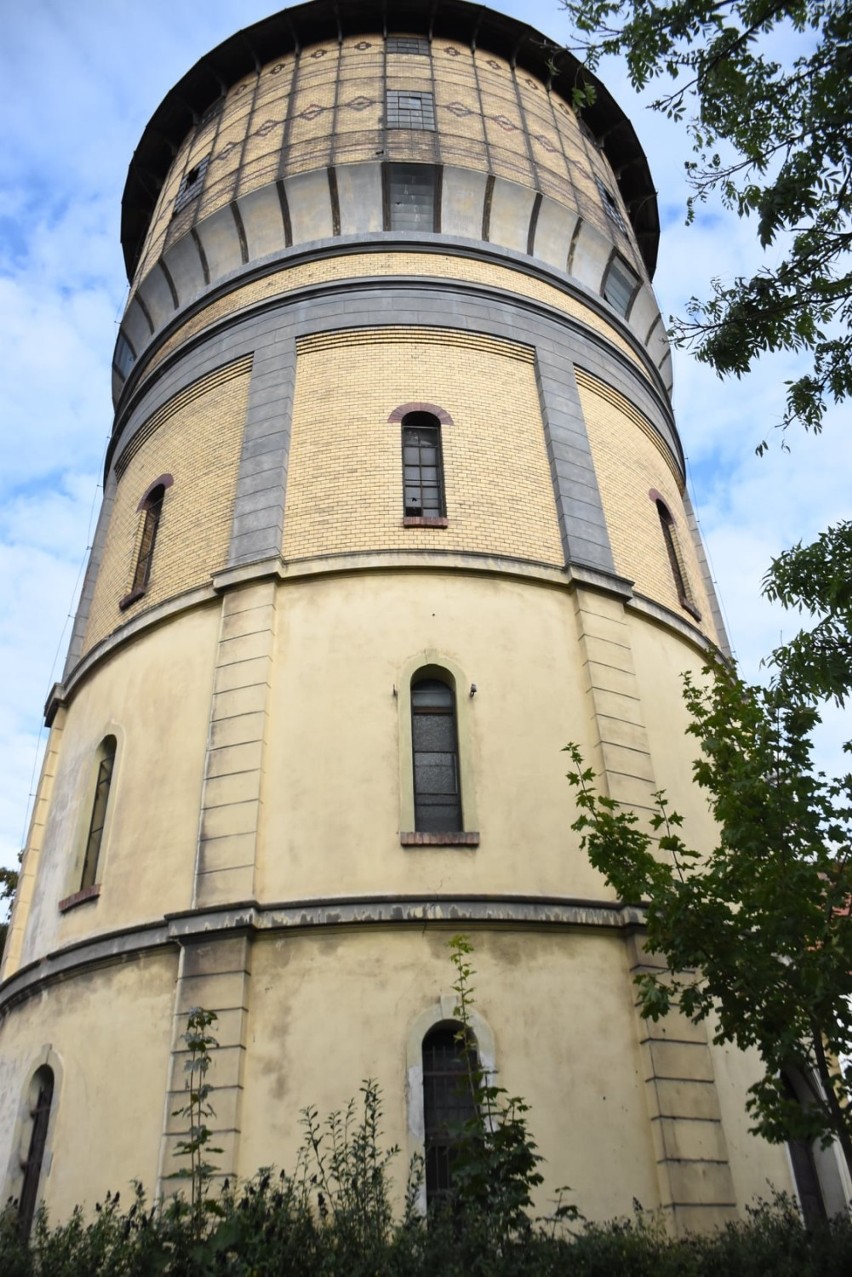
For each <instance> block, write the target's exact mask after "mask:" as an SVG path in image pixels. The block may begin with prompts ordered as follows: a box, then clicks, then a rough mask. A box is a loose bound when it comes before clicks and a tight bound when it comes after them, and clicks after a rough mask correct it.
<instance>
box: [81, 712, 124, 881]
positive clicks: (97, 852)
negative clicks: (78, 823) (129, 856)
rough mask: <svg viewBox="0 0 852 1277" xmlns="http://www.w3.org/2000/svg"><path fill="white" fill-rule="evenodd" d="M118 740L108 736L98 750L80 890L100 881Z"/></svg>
mask: <svg viewBox="0 0 852 1277" xmlns="http://www.w3.org/2000/svg"><path fill="white" fill-rule="evenodd" d="M115 749H116V739H115V737H114V736H106V737H105V738H104V740H103V741H102V742H101V745H100V748H99V750H98V760H97V762H98V772H97V777H96V780H95V797H94V801H93V802H92V814H91V817H90V819H89V832H88V835H87V837H86V850H85V852H84V854H83V872H82V875H81V878H80V890H81V891H83V890H85V889H86V887H93V886H94V885H95V883H96V882H97V881H98V866H99V864H100V858H101V845H102V843H103V837H104V825H105V824H106V816H107V807H108V805H109V791H110V788H111V786H112V773H113V770H114V768H115Z"/></svg>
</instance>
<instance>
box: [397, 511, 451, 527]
mask: <svg viewBox="0 0 852 1277" xmlns="http://www.w3.org/2000/svg"><path fill="white" fill-rule="evenodd" d="M449 523H450V521H449V519H445V518H440V519H437V518H436V519H432V518H426V517H424V516H423V515H422V514H416V515H415V514H407V515H405V517H404V518H403V520H402V526H403V527H404V528H446V527H449Z"/></svg>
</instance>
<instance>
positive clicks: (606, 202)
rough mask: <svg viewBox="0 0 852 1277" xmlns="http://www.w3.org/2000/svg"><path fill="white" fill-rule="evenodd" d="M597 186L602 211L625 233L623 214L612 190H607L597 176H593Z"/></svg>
mask: <svg viewBox="0 0 852 1277" xmlns="http://www.w3.org/2000/svg"><path fill="white" fill-rule="evenodd" d="M595 182H596V184H597V188H598V194H599V195H600V197H601V200H602V201H603V206H604V211H605V212H606V215H607V217H608V218H609V220H610V221H611V222H614V223H615V225H616V226H617V227H618V229H619V230H620V231H624V233H625V234H627V223H626V222H625V220H624V214H623V213H622V211H621V208H620V206H619V203H618V200H617V199H616V198H615V196H614V195H613V193H612V191H610V190H607V188H606V187H605V186H604V184H603V182H602V181H601V179H600V178H599V177H596V178H595Z"/></svg>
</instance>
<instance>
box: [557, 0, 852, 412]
mask: <svg viewBox="0 0 852 1277" xmlns="http://www.w3.org/2000/svg"><path fill="white" fill-rule="evenodd" d="M562 5H563V8H565V9H566V10H567V12H568V14H569V16H570V19H571V21H572V24H573V26H574V29H575V32H576V38H575V40H574V42H573V43H572V46H571V47H573V48H574V49H575V50H579V51H580V52H581V53H582V54H584V55H585V57H586V60H587V62H588V64H589V65H590V66H591V67H595V66H596V65H597V63H598V62H599V60H600V58H601V56H602V55H604V54H618V55H622V56H623V57H625V58H626V60H627V65H628V68H629V72H630V78H631V81H632V83H633V85H634V86H635V87H636V88H644V87H645V86H646V85H647V84H649V83H650V82H651V81H654V80H657V79H668V80H670V81H671V82H672V87H671V88H670V89H669V90H668V91H667V92H665V93H663V94H662V96H660V97H659V98H658V99H657V101H656V102H655V103H654V104H653V105H654V107H655V108H656V109H657V110H659V111H661V112H663V113H664V114H665V115H666V116H668V117H670V118H672V119H675V120H684V121H685V122H686V123H687V127H688V130H689V133H690V135H691V139H692V143H693V148H694V152H695V153H696V155H697V159H695V160H692V161H689V162H688V163H687V165H686V168H687V173H688V177H689V180H690V182H691V185H692V187H693V191H694V194H693V196H692V198H691V200H690V205H689V217H690V218H691V217H692V216H693V215H694V212H695V205H696V201H697V202H701V201H704V200H706V199H707V198H708V196H709V195H710V194H711V193H712V192H715V193H718V194H719V195H720V196H721V199H722V201H723V203H724V204H725V205H726V206H727V207H728V208H729V209H732V210H733V211H735V212H736V213H737V214H738V215H739V216H740V217H753V218H754V219H756V233H757V239H758V242H759V244H760V245H761V247H762V248H764V249H766V248H769V247H773V248H774V249H775V250H776V257H777V258H779V259H780V260H778V261H777V264H775V265H772V266H766V267H763V268H761V269H760V270H758V271H757V272H756V273H755V274H754V275H752V276H751V277H750V278H737V279H734V280H733V281H732V282H725V283H723V282H722V281H720V280H718V279H716V280H713V281H712V294H711V296H710V298H709V299H708V300H706V301H700V300H698V299H697V298H693V299H692V301H691V302H690V305H689V319H688V320H686V321H680V322H677V323H676V325H675V336H676V339H677V340H678V341H679V342H680V343H681V344H684V345H689V346H693V347H694V348H695V349H696V351H697V354H698V358H699V359H701V360H703V361H705V362H706V363H709V364H711V365H712V367H714V368H715V369H716V370H717V371H718V372H719V373H720V374H725V373H734V374H735V375H736V376H741V375H742V374H743V373H745V372H747V371H748V370H749V369H750V368H751V367H752V365H753V363H754V361H755V359H757V358H758V356H759V355H760V354H761V353H763V352H764V351H777V350H790V351H796V352H799V353H803V354H805V355H809V356H810V366H809V368H808V371H807V372H806V373H805V374H804V375H803V376H801V377H799V378H798V379H797V380H795V381H793V382H789V383H788V387H787V407H786V413H785V417H784V423H783V424H785V425H786V424H787V423H789V422H791V421H799V422H801V423H802V424H803V425H804V426H805V427H806V428H808V429H813V430H816V431H818V430H819V429H820V428H821V425H822V421H823V416H824V414H825V410H826V407H827V405H828V404H829V403H830V402H832V401H839V400H841V399H843V398H845V397H846V396H847V395H849V394H850V392H852V336H850V332H849V330H850V321H852V270H850V256H849V250H850V247H852V150H850V147H849V130H850V117H852V52H850V49H852V9H850V5H849V3H848V0H792V2H788V0H667V2H664V3H652V2H651V0H562ZM782 41H786V42H787V44H788V46H789V47H792V48H793V50H794V52H793V54H792V56H791V57H790V58H789V59H787V60H786V61H784V62H782V61H780V60H779V57H778V51H779V48H780V47H781V44H782Z"/></svg>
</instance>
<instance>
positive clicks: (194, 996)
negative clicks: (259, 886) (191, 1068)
mask: <svg viewBox="0 0 852 1277" xmlns="http://www.w3.org/2000/svg"><path fill="white" fill-rule="evenodd" d="M250 981H251V940H250V937H249V936H231V937H228V938H227V939H222V940H214V941H211V942H210V943H192V944H188V945H186V947H185V948H184V949H183V950H182V951H181V956H180V965H179V971H178V981H177V987H176V990H175V1012H174V1023H173V1033H172V1050H171V1057H170V1061H169V1079H168V1085H167V1090H166V1105H165V1113H164V1115H163V1137H162V1141H161V1148H160V1172H159V1184H158V1191H159V1193H161V1194H162V1193H169V1192H177V1191H178V1190H180V1189H181V1187H182V1186H183V1187H185V1186H186V1181H185V1179H184V1178H175V1177H176V1176H177V1175H179V1173H180V1171H181V1169H182V1168H183V1169H186V1170H188V1169H189V1158H188V1157H187V1156H180V1155H178V1154H176V1148H177V1145H178V1144H179V1143H180V1141H181V1140H186V1139H187V1138H188V1132H189V1119H188V1118H187V1117H185V1116H178V1115H177V1114H176V1110H179V1109H181V1108H183V1107H184V1106H185V1105H186V1103H187V1100H188V1092H187V1079H188V1073H187V1063H188V1062H189V1059H190V1054H189V1051H188V1050H187V1046H186V1042H185V1040H184V1035H185V1033H186V1031H187V1021H188V1018H189V1014H190V1011H191V1010H192V1009H193V1007H203V1008H204V1009H205V1010H208V1011H211V1010H215V1012H216V1015H217V1016H218V1020H217V1022H216V1023H215V1024H214V1025H213V1026H211V1029H210V1032H211V1035H212V1036H213V1037H214V1038H215V1039H216V1041H217V1042H218V1046H216V1047H214V1048H212V1049H211V1052H210V1054H211V1058H212V1064H211V1066H210V1070H209V1072H208V1074H207V1078H206V1081H207V1082H208V1083H209V1084H210V1086H211V1087H212V1091H211V1094H210V1097H209V1101H208V1102H209V1104H210V1107H211V1109H212V1110H213V1111H212V1113H211V1114H210V1116H208V1117H206V1118H205V1119H204V1124H205V1125H206V1126H207V1127H208V1128H209V1129H210V1131H211V1134H212V1139H211V1141H210V1144H211V1147H213V1148H216V1149H218V1150H220V1151H218V1152H216V1153H212V1152H211V1153H208V1154H206V1157H207V1159H208V1160H209V1161H210V1162H211V1163H212V1164H213V1165H214V1166H215V1167H216V1173H215V1175H214V1177H213V1178H214V1180H219V1181H221V1180H223V1179H225V1178H226V1177H231V1178H233V1177H234V1176H236V1175H238V1174H239V1171H240V1167H239V1143H240V1132H241V1128H242V1101H243V1082H244V1069H245V1055H246V1040H247V1039H246V1035H247V1027H248V1006H249V985H250Z"/></svg>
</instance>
